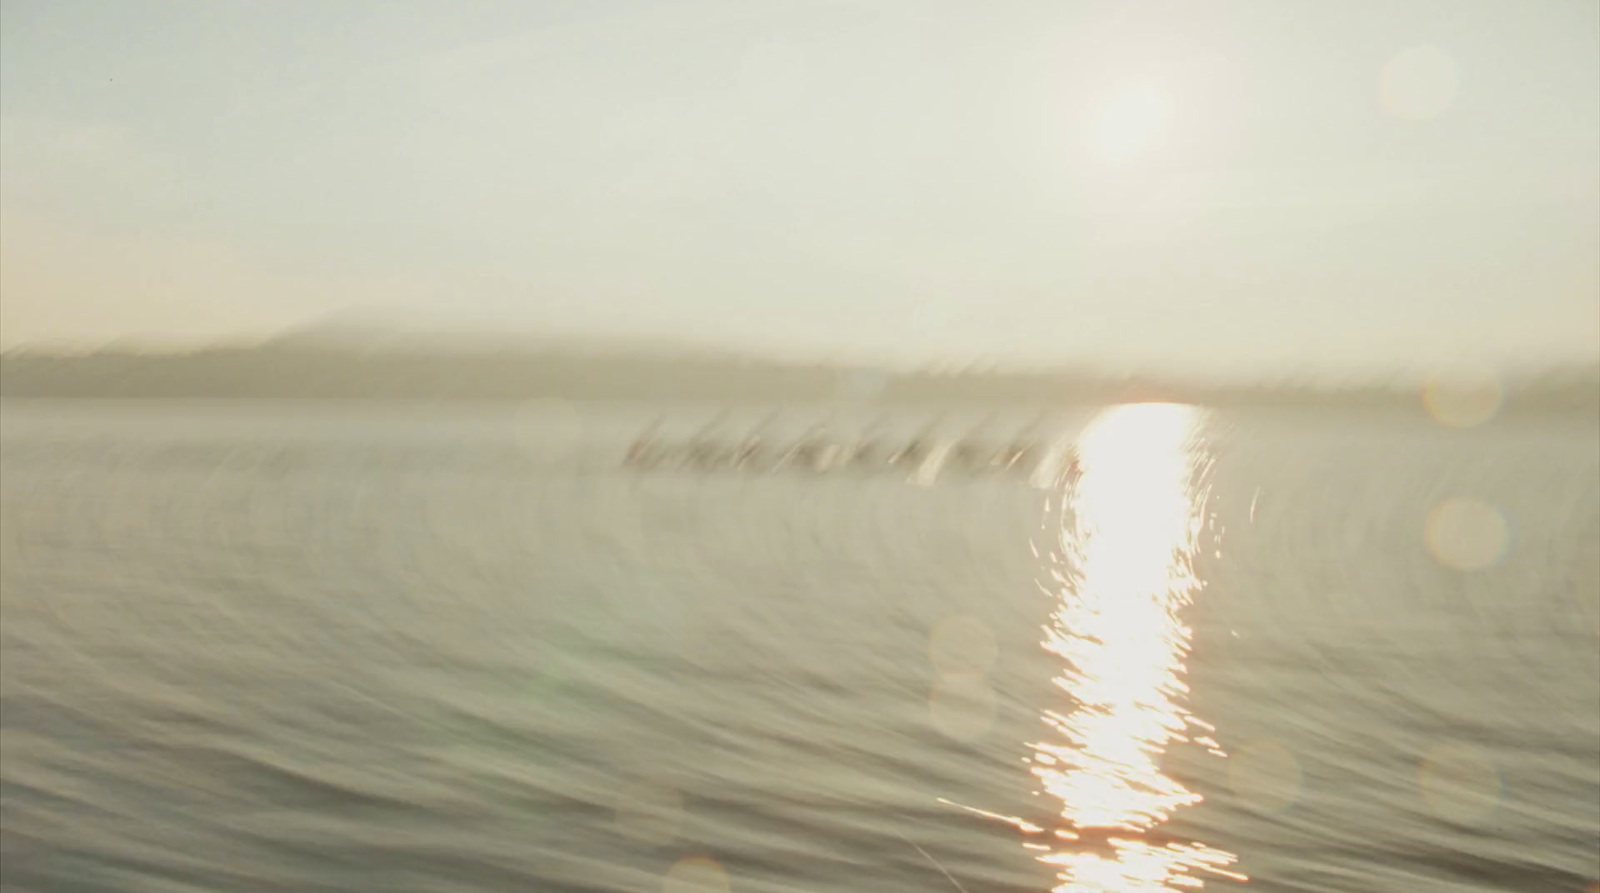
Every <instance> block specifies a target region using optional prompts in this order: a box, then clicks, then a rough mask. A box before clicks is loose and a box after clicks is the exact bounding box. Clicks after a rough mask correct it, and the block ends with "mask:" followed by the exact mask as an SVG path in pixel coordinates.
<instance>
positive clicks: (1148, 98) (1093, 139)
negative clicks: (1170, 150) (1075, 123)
mask: <svg viewBox="0 0 1600 893" xmlns="http://www.w3.org/2000/svg"><path fill="white" fill-rule="evenodd" d="M1166 123H1167V100H1166V97H1165V96H1163V95H1162V94H1161V92H1160V91H1158V90H1156V89H1154V88H1150V87H1142V88H1137V89H1130V90H1124V91H1123V92H1121V93H1116V94H1113V95H1111V96H1109V97H1107V98H1106V99H1105V100H1104V101H1103V102H1101V103H1100V105H1099V106H1098V107H1097V108H1095V109H1094V110H1093V112H1092V113H1091V115H1090V118H1089V142H1090V145H1091V147H1092V148H1093V149H1094V152H1095V154H1096V155H1098V156H1099V157H1100V158H1102V159H1104V160H1106V161H1122V160H1125V159H1129V158H1133V157H1134V156H1136V155H1139V154H1141V153H1143V152H1145V151H1148V150H1149V149H1150V148H1151V147H1152V146H1153V145H1155V142H1156V140H1157V139H1159V138H1160V136H1161V132H1162V131H1163V130H1164V129H1165V128H1166Z"/></svg>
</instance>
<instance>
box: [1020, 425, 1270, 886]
mask: <svg viewBox="0 0 1600 893" xmlns="http://www.w3.org/2000/svg"><path fill="white" fill-rule="evenodd" d="M1198 420H1199V411H1198V410H1197V409H1195V408H1194V407H1190V406H1181V405H1174V404H1156V403H1148V404H1130V405H1126V406H1118V407H1115V408H1112V409H1110V410H1107V411H1106V412H1104V413H1102V414H1101V415H1100V416H1099V417H1098V418H1096V419H1095V420H1094V421H1093V422H1092V423H1091V424H1090V425H1089V427H1088V428H1087V429H1086V430H1085V431H1084V433H1083V435H1082V436H1081V437H1080V438H1079V441H1078V463H1079V469H1080V476H1079V478H1078V480H1077V483H1076V485H1075V486H1074V488H1073V490H1072V492H1071V493H1070V494H1069V497H1068V504H1069V506H1070V508H1071V512H1070V513H1069V517H1070V518H1071V519H1072V520H1071V524H1070V526H1068V527H1066V528H1065V529H1064V530H1063V531H1062V543H1061V544H1062V548H1063V550H1064V552H1065V555H1066V557H1067V566H1068V567H1069V568H1070V569H1071V570H1070V571H1069V573H1068V574H1066V576H1065V577H1064V580H1065V582H1064V584H1063V585H1062V586H1061V587H1060V591H1059V593H1058V596H1059V603H1058V604H1057V606H1056V609H1055V611H1054V613H1053V614H1052V616H1051V618H1050V622H1049V624H1048V625H1046V627H1045V638H1044V641H1043V643H1042V644H1043V646H1044V648H1045V649H1046V650H1047V651H1049V652H1051V653H1053V654H1055V655H1057V656H1059V657H1060V658H1061V659H1062V671H1061V673H1060V675H1059V676H1057V677H1056V678H1055V683H1056V685H1057V686H1058V687H1060V688H1061V689H1062V690H1064V692H1065V693H1066V694H1067V696H1068V698H1069V703H1068V706H1066V707H1065V708H1064V709H1063V710H1052V709H1046V710H1045V711H1044V720H1045V723H1046V724H1047V725H1048V726H1049V727H1050V729H1051V730H1052V731H1054V732H1055V736H1054V738H1053V739H1052V740H1049V741H1043V742H1040V743H1037V744H1034V745H1033V754H1032V755H1031V757H1030V761H1031V763H1032V771H1033V774H1034V775H1035V776H1036V777H1037V778H1038V779H1039V782H1040V784H1041V785H1042V787H1043V790H1044V792H1045V793H1047V794H1048V795H1049V796H1050V797H1052V798H1054V799H1055V800H1057V801H1059V802H1060V805H1061V809H1060V813H1059V814H1060V817H1061V820H1062V823H1061V825H1060V827H1058V828H1056V829H1055V831H1054V834H1053V835H1051V836H1052V837H1054V838H1055V839H1056V840H1057V841H1059V843H1057V844H1055V845H1053V846H1051V847H1050V848H1049V849H1048V850H1047V851H1045V852H1043V853H1042V854H1041V855H1040V856H1039V857H1038V858H1039V860H1040V861H1041V862H1044V863H1046V864H1048V865H1051V866H1054V867H1055V868H1056V870H1057V880H1058V881H1059V885H1058V886H1057V887H1056V888H1055V890H1056V893H1100V891H1122V893H1133V891H1169V890H1173V889H1177V888H1180V887H1181V888H1195V887H1200V886H1203V885H1204V881H1203V880H1201V879H1200V878H1199V877H1197V876H1196V873H1197V872H1206V873H1211V874H1215V875H1221V876H1224V877H1229V878H1233V879H1237V880H1245V878H1244V876H1243V875H1240V874H1237V873H1235V872H1232V871H1229V870H1228V868H1227V867H1228V866H1230V865H1232V864H1233V862H1234V861H1235V857H1234V856H1233V855H1232V854H1231V853H1226V852H1222V851H1220V850H1215V849H1211V848H1209V847H1206V846H1204V845H1201V844H1188V843H1176V842H1170V841H1169V840H1167V839H1166V838H1165V836H1161V838H1162V839H1160V840H1159V841H1158V840H1153V839H1151V838H1155V837H1157V836H1158V835H1156V834H1154V833H1153V832H1155V830H1156V829H1157V827H1158V826H1159V825H1161V824H1162V823H1163V822H1165V821H1166V820H1167V819H1168V818H1170V817H1171V815H1172V814H1173V812H1174V811H1175V810H1177V809H1179V808H1181V807H1184V806H1192V805H1194V804H1196V803H1199V802H1200V800H1201V797H1200V795H1199V794H1197V793H1195V792H1193V791H1191V790H1189V789H1187V788H1186V787H1184V786H1183V784H1181V783H1180V782H1179V781H1177V780H1176V779H1174V778H1172V777H1170V776H1168V775H1166V774H1165V773H1164V772H1163V771H1162V768H1161V759H1162V756H1163V755H1164V754H1165V752H1166V750H1167V748H1168V747H1169V746H1170V745H1172V744H1174V743H1177V742H1183V741H1189V740H1195V741H1197V742H1199V743H1201V744H1202V746H1209V745H1213V744H1214V742H1212V741H1211V739H1210V738H1209V737H1208V734H1209V733H1210V732H1211V731H1212V729H1211V727H1210V726H1207V725H1206V724H1204V723H1202V722H1200V721H1199V720H1197V719H1196V718H1194V717H1193V716H1191V715H1190V713H1189V711H1188V710H1187V709H1186V708H1185V707H1184V700H1185V696H1186V695H1187V693H1188V687H1187V686H1186V685H1185V683H1184V675H1185V672H1186V668H1185V665H1184V660H1185V658H1186V657H1187V654H1188V650H1189V635H1190V631H1189V630H1188V628H1186V627H1185V626H1184V625H1183V623H1182V621H1181V619H1180V617H1179V611H1180V610H1181V609H1182V608H1183V607H1184V606H1186V605H1187V604H1189V602H1190V600H1191V599H1192V597H1193V595H1194V592H1195V591H1196V590H1197V589H1198V586H1199V584H1198V582H1197V581H1196V579H1195V577H1194V574H1193V571H1192V569H1191V566H1190V559H1191V556H1192V555H1193V553H1194V549H1195V545H1196V540H1197V539H1198V537H1199V535H1200V532H1201V530H1202V526H1203V520H1204V518H1203V515H1204V512H1203V510H1202V508H1201V507H1200V505H1199V501H1198V500H1197V499H1196V491H1197V488H1198V481H1199V479H1200V478H1201V477H1202V476H1203V474H1202V472H1203V461H1204V455H1203V451H1202V450H1201V449H1200V447H1199V444H1198V441H1197V436H1196V431H1197V422H1198ZM1191 728H1198V729H1200V730H1202V731H1201V733H1200V734H1199V735H1198V736H1196V737H1194V738H1192V739H1191V736H1190V729H1191ZM1211 749H1213V750H1214V749H1215V748H1214V747H1211ZM1035 848H1037V845H1035Z"/></svg>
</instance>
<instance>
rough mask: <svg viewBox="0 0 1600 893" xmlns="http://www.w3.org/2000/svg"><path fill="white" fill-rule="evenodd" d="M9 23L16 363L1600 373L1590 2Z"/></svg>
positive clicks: (221, 9) (1, 169)
mask: <svg viewBox="0 0 1600 893" xmlns="http://www.w3.org/2000/svg"><path fill="white" fill-rule="evenodd" d="M0 10H3V12H0V29H3V46H0V342H3V343H4V345H6V346H12V345H16V344H23V343H32V342H40V341H46V342H72V343H78V344H95V343H103V342H106V341H108V340H112V339H122V338H131V339H144V340H150V339H156V340H162V341H169V342H170V341H194V340H203V339H212V338H219V337H232V336H259V335H265V334H269V333H272V332H275V331H279V330H282V329H285V328H289V327H293V326H297V325H304V324H307V323H311V322H315V321H317V320H321V319H326V318H330V317H333V318H338V319H345V320H351V319H354V320H373V321H393V322H396V323H400V324H405V325H408V326H413V327H414V326H429V327H433V326H437V327H440V328H450V329H473V330H477V329H483V330H491V331H496V332H528V333H532V334H540V333H552V332H555V333H583V334H595V335H608V334H615V335H621V336H627V337H630V338H631V337H638V336H664V337H670V338H674V339H679V340H683V339H688V340H693V341H701V342H712V343H727V344H731V345H736V346H747V347H749V346H755V347H760V348H763V349H772V350H775V351H782V352H788V353H793V354H797V355H815V354H819V353H820V354H828V355H834V356H854V357H884V358H890V359H894V360H913V361H920V360H928V359H935V358H941V359H955V360H967V359H988V360H995V361H1001V362H1006V363H1052V364H1055V363H1059V364H1072V365H1081V364H1084V363H1093V364H1109V365H1112V366H1116V367H1120V368H1126V367H1129V366H1138V367H1145V368H1151V367H1154V368H1160V369H1175V370H1193V371H1204V372H1221V373H1226V372H1236V371H1245V372H1249V371H1255V370H1284V369H1291V370H1292V369H1301V370H1333V371H1363V370H1366V371H1370V370H1372V369H1386V368H1391V367H1407V368H1411V367H1416V366H1419V365H1429V364H1435V365H1436V364H1449V363H1456V362H1475V361H1484V362H1493V363H1500V362H1531V361H1545V360H1593V359H1594V358H1595V357H1596V356H1600V3H1595V2H1593V0H1565V2H1556V0H1517V2H1508V0H1437V2H1418V0H1379V2H1370V3H1360V2H1353V0H1319V2H1293V0H1259V2H1250V3H1246V2H1212V3H1137V2H1128V0H1116V2H1105V3H1089V2H1067V0H1055V2H1038V3H1023V2H983V3H972V2H959V3H956V2H951V3H945V2H939V0H908V2H889V0H834V2H798V0H770V2H769V0H682V2H632V0H628V2H624V0H588V2H548V3H533V2H507V3H492V2H445V0H437V2H426V3H425V2H397V0H377V2H365V3H358V2H342V0H306V2H278V3H235V2H201V0H189V2H165V3H156V2H142V0H110V2H72V0H49V2H42V0H5V3H4V5H3V7H0Z"/></svg>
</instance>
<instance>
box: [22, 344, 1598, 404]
mask: <svg viewBox="0 0 1600 893" xmlns="http://www.w3.org/2000/svg"><path fill="white" fill-rule="evenodd" d="M0 397H6V398H29V399H58V400H212V399H217V400H293V401H317V402H386V403H397V402H422V403H441V402H461V403H505V402H524V401H531V400H541V399H560V400H573V401H582V402H607V403H609V402H636V401H663V400H665V401H693V402H733V403H745V402H750V403H760V402H768V403H770V402H774V401H781V402H791V403H818V404H838V403H845V404H862V405H881V406H886V407H888V406H898V405H910V406H925V405H948V406H963V405H974V406H984V407H993V406H1015V407H1019V408H1021V407H1048V406H1071V405H1083V404H1087V403H1100V404H1103V403H1108V402H1140V401H1154V400H1159V401H1170V402H1186V403H1198V404H1206V405H1213V406H1300V407H1307V408H1311V407H1326V408H1334V407H1348V408H1358V407H1372V408H1377V407H1417V406H1418V404H1419V398H1418V391H1417V390H1416V389H1415V388H1413V387H1402V386H1399V385H1393V386H1379V385H1362V386H1352V387H1328V386H1320V387H1319V386H1311V385H1292V384H1277V383H1274V384H1264V385H1260V386H1239V385H1233V386H1230V385H1210V384H1203V385H1200V384H1188V385H1186V384H1183V383H1175V382H1173V381H1163V380H1157V379H1153V378H1152V379H1131V378H1126V379H1111V378H1095V377H1092V376H1087V375H1084V374H1074V373H1061V372H1057V373H1050V372H1033V373H1023V372H960V373H933V372H902V371H887V370H879V369H873V368H870V367H865V366H845V365H823V364H810V365H807V364H800V363H790V362H782V361H777V360H764V359H755V358H749V357H742V356H736V355H719V354H716V353H711V352H689V351H680V352H658V353H647V352H642V351H624V350H621V349H617V348H613V349H611V350H609V351H608V350H607V349H606V348H605V347H604V346H601V347H593V346H589V347H583V348H569V347H546V348H542V349H537V350H533V349H530V350H520V351H519V350H508V349H501V350H492V351H491V350H479V351H472V350H462V351H450V352H445V351H439V352H429V351H426V350H423V349H419V348H416V347H407V348H403V349H395V348H367V347H363V346H360V345H338V344H333V345H329V344H309V345H308V344H299V343H269V344H266V345H261V346H255V347H229V348H214V349H208V350H197V351H193V352H187V353H163V354H155V353H140V352H134V351H128V350H104V351H98V352H94V353H87V354H63V353H46V352H38V351H9V352H7V353H5V354H0ZM1503 410H1504V411H1507V412H1516V413H1522V412H1543V413H1548V412H1561V413H1569V412H1600V367H1580V368H1570V369H1557V370H1551V371H1549V372H1546V373H1543V374H1541V375H1538V376H1530V377H1526V378H1524V379H1522V380H1508V381H1506V382H1504V384H1503Z"/></svg>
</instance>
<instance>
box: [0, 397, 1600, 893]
mask: <svg viewBox="0 0 1600 893" xmlns="http://www.w3.org/2000/svg"><path fill="white" fill-rule="evenodd" d="M807 412H808V411H807V410H804V409H794V410H792V412H791V413H789V414H788V415H786V416H784V421H783V422H782V424H789V425H791V426H792V427H794V428H795V430H803V429H804V428H805V425H806V424H808V421H807ZM818 412H820V411H816V412H813V413H812V414H813V415H816V414H817V413H818ZM761 413H762V411H760V410H749V411H748V412H747V413H746V414H747V415H749V416H750V417H751V418H759V417H761ZM708 415H710V412H709V411H708V410H707V409H706V408H703V407H649V408H639V407H632V408H630V407H606V408H594V407H582V406H572V405H567V404H540V405H537V406H533V407H527V408H521V409H510V408H500V407H451V408H443V407H426V406H401V405H396V406H387V407H381V406H360V405H347V406H338V405H326V404H324V405H318V404H292V403H282V404H279V403H268V402H262V403H257V404H231V405H230V404H182V403H176V404H163V403H148V404H139V403H126V404H114V403H108V404H92V403H50V402H20V401H8V402H7V403H5V404H4V405H3V406H0V549H3V552H0V887H3V888H4V889H5V890H7V891H19V893H20V891H36V893H43V891H82V893H88V891H127V893H144V891H151V893H153V891H163V893H178V891H184V893H190V891H240V893H253V891H307V893H310V891H335V890H338V891H345V890H350V891H384V893H409V891H415V893H466V891H491V890H492V891H552V893H555V891H572V893H579V891H652V893H653V891H664V893H689V891H718V893H721V891H736V893H760V891H772V893H776V891H809V893H831V891H852V893H854V891H883V893H895V891H908V893H909V891H916V893H927V891H939V890H950V891H958V893H960V891H966V893H1002V891H1003V893H1012V891H1043V890H1049V889H1052V888H1060V889H1062V890H1070V891H1079V890H1082V891H1099V890H1106V891H1110V890H1127V891H1137V890H1146V891H1163V890H1180V889H1191V888H1192V886H1186V885H1192V884H1193V883H1195V882H1203V883H1204V885H1205V889H1207V890H1213V889H1215V890H1229V889H1241V890H1244V889H1257V890H1263V891H1306V893H1312V891H1316V893H1334V891H1351V893H1374V891H1376V893H1386V891H1397V893H1399V891H1404V893H1433V891H1440V893H1442V891H1489V890H1507V891H1529V893H1533V891H1552V893H1583V891H1585V890H1586V889H1590V890H1592V889H1594V888H1593V887H1592V886H1591V885H1593V884H1595V883H1596V882H1597V881H1600V429H1597V425H1596V422H1595V420H1594V419H1592V418H1560V417H1545V418H1526V419H1515V418H1503V419H1495V420H1491V421H1489V422H1488V423H1486V424H1483V425H1480V426H1478V427H1475V428H1470V429H1456V428H1451V427H1447V426H1444V425H1441V424H1436V423H1433V422H1431V421H1429V420H1428V419H1426V417H1424V416H1422V415H1421V414H1420V413H1419V414H1418V415H1417V417H1414V418H1413V417H1402V416H1400V415H1396V414H1384V413H1380V412H1354V411H1351V412H1343V413H1337V414H1318V413H1314V412H1299V413H1295V412H1287V411H1281V412H1271V411H1251V412H1227V411H1213V412H1207V411H1201V410H1193V409H1183V408H1156V409H1150V408H1139V407H1134V408H1127V407H1123V408H1109V409H1107V408H1102V407H1085V408H1083V409H1082V410H1081V411H1077V412H1068V413H1063V414H1062V415H1061V416H1060V417H1059V418H1057V417H1052V419H1051V420H1050V424H1051V425H1052V426H1054V427H1053V428H1052V429H1051V430H1053V431H1058V432H1061V433H1063V435H1064V436H1068V437H1075V438H1077V439H1078V441H1079V448H1080V454H1081V459H1082V464H1081V469H1080V472H1081V474H1080V476H1077V477H1075V478H1073V479H1071V480H1066V481H1064V482H1063V483H1062V484H1061V485H1060V486H1056V487H1047V488H1036V487H1033V486H1030V485H1029V483H1028V482H1027V481H1026V480H1024V479H1021V478H1017V477H1006V476H998V475H986V474H968V473H959V472H956V471H951V470H947V471H946V472H945V473H943V474H941V475H940V476H938V478H937V479H935V480H932V481H929V482H925V483H924V485H916V484H912V483H908V482H907V480H906V476H905V474H904V473H902V472H900V471H897V470H887V469H879V470H876V471H862V470H852V469H841V470H838V471H835V472H830V473H827V474H815V473H809V472H804V471H799V470H788V471H778V472H759V473H758V472H755V471H746V470H734V469H711V470H693V471H690V470H675V469H672V468H659V469H653V470H641V469H630V468H623V467H621V465H620V461H619V460H620V458H621V456H622V455H623V453H624V451H625V449H626V447H627V444H628V441H629V439H630V438H631V437H633V436H634V435H635V434H636V433H637V432H638V431H640V430H642V429H643V428H644V427H646V425H648V424H649V423H650V422H651V420H652V419H654V418H656V417H657V416H659V417H661V418H664V419H667V420H669V422H670V423H672V424H678V425H680V426H682V427H683V428H684V429H685V430H693V429H694V427H695V426H696V425H698V424H700V422H701V421H703V420H704V419H705V418H706V417H708ZM742 418H743V416H740V415H737V414H735V416H733V417H732V418H730V419H725V420H722V421H719V422H718V423H717V424H718V425H723V426H726V427H728V428H729V430H737V428H738V426H739V425H740V424H744V422H742V421H741V419H742ZM946 422H948V423H951V424H954V423H956V422H960V423H961V424H965V422H964V421H962V420H960V419H955V421H954V422H951V420H950V419H948V418H947V419H946ZM971 423H972V424H979V423H982V424H985V425H990V426H993V427H994V429H995V430H1003V431H1017V430H1022V429H1023V428H1025V427H1026V426H1027V425H1028V424H1031V422H1030V420H1029V418H1028V417H1026V416H1025V415H1018V416H1017V417H1016V418H1015V419H1012V420H1010V421H1007V420H1006V419H1005V418H1000V419H974V420H972V422H971ZM897 424H900V425H901V427H902V428H903V429H904V430H906V431H914V430H918V429H919V428H920V426H921V425H923V424H924V420H923V419H922V418H920V417H917V416H916V415H915V414H914V413H907V417H906V418H905V419H903V420H899V421H898V422H897ZM1008 425H1009V426H1010V427H1007V426H1008ZM958 427H959V425H958ZM1243 878H1248V880H1244V879H1243Z"/></svg>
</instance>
